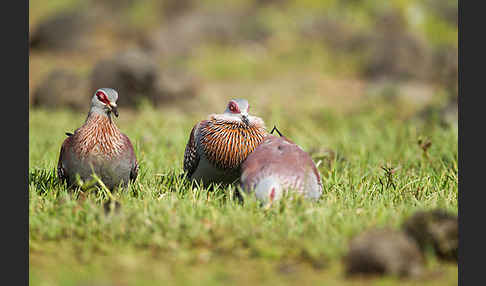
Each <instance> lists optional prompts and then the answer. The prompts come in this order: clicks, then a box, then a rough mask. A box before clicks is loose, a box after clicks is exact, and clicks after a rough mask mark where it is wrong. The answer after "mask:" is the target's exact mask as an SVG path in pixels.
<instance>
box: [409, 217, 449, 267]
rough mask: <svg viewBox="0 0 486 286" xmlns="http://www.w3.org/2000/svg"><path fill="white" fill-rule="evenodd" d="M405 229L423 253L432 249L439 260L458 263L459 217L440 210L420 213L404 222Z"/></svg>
mask: <svg viewBox="0 0 486 286" xmlns="http://www.w3.org/2000/svg"><path fill="white" fill-rule="evenodd" d="M403 229H404V231H405V232H406V233H407V234H408V235H409V236H410V237H412V238H414V239H415V240H416V241H417V244H418V245H419V247H420V249H421V250H422V251H424V250H426V249H427V248H431V249H433V250H434V252H435V253H436V254H437V256H438V258H440V259H443V260H449V261H457V250H458V246H459V235H458V233H459V228H458V221H457V216H455V215H453V214H451V213H449V212H446V211H444V210H440V209H437V210H432V211H419V212H416V213H415V214H414V215H412V216H411V217H410V218H409V219H407V220H406V221H405V222H404V224H403Z"/></svg>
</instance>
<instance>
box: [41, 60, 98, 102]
mask: <svg viewBox="0 0 486 286" xmlns="http://www.w3.org/2000/svg"><path fill="white" fill-rule="evenodd" d="M91 96H92V94H91V93H90V92H89V90H88V82H87V80H85V79H84V78H82V77H80V76H78V75H76V74H75V73H73V72H72V71H69V70H65V69H56V70H54V71H52V72H51V73H49V74H48V76H47V78H46V79H45V80H44V81H43V82H42V83H41V84H40V85H39V87H37V89H35V90H34V94H33V99H32V105H33V106H42V107H48V108H59V107H68V108H72V109H75V110H87V109H88V108H89V98H90V97H91Z"/></svg>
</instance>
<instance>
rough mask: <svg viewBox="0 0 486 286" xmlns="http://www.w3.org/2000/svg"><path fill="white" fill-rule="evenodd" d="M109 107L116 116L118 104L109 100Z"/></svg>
mask: <svg viewBox="0 0 486 286" xmlns="http://www.w3.org/2000/svg"><path fill="white" fill-rule="evenodd" d="M110 108H111V112H113V114H115V116H116V117H118V106H117V105H116V103H111V102H110Z"/></svg>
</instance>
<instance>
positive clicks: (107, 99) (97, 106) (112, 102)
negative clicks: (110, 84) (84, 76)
mask: <svg viewBox="0 0 486 286" xmlns="http://www.w3.org/2000/svg"><path fill="white" fill-rule="evenodd" d="M117 100H118V92H117V91H116V90H114V89H112V88H106V87H104V88H100V89H98V90H96V92H95V94H94V95H93V98H92V99H91V108H90V113H92V112H95V113H99V114H106V115H110V114H111V113H112V112H113V114H114V115H115V116H116V117H118V109H117V105H116V101H117Z"/></svg>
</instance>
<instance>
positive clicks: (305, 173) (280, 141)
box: [240, 134, 322, 203]
mask: <svg viewBox="0 0 486 286" xmlns="http://www.w3.org/2000/svg"><path fill="white" fill-rule="evenodd" d="M240 186H241V187H242V189H243V190H244V191H245V192H246V193H252V192H254V193H255V195H256V197H257V199H258V200H260V201H262V202H264V203H270V202H272V201H276V200H279V199H280V198H281V197H282V196H283V195H284V194H285V193H286V192H288V191H290V190H293V191H296V192H298V193H300V194H303V195H304V196H305V197H306V198H309V199H313V200H316V199H318V198H319V197H320V196H321V194H322V183H321V176H320V174H319V171H318V170H317V168H316V165H315V164H314V162H313V161H312V159H311V157H310V156H309V154H307V153H306V152H305V151H304V150H302V148H301V147H300V146H298V145H297V144H295V143H294V142H292V141H291V140H290V139H288V138H286V137H277V136H274V135H271V134H269V135H268V136H267V137H266V138H265V140H264V141H263V142H262V143H261V144H260V145H259V146H258V147H257V148H256V149H255V151H253V153H251V154H250V155H249V156H248V158H246V160H245V161H244V162H243V164H242V165H241V179H240Z"/></svg>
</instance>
